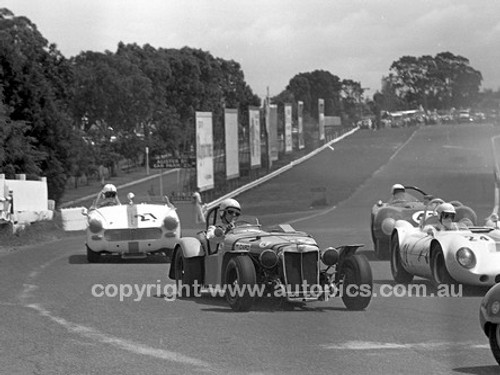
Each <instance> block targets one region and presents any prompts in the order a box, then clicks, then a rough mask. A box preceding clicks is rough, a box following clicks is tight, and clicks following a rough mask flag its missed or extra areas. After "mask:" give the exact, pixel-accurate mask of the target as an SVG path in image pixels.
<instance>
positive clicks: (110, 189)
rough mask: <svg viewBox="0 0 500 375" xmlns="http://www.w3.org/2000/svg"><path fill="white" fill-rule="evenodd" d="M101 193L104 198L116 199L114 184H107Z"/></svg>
mask: <svg viewBox="0 0 500 375" xmlns="http://www.w3.org/2000/svg"><path fill="white" fill-rule="evenodd" d="M101 193H102V196H103V197H104V198H114V197H116V186H115V185H113V184H106V185H104V187H103V188H102V191H101Z"/></svg>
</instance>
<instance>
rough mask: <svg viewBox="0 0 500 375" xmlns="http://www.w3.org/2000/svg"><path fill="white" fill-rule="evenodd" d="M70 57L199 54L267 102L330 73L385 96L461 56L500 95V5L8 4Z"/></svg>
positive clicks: (64, 0) (331, 0) (352, 0)
mask: <svg viewBox="0 0 500 375" xmlns="http://www.w3.org/2000/svg"><path fill="white" fill-rule="evenodd" d="M0 7H3V8H7V9H9V10H11V11H12V12H13V13H14V15H15V16H26V17H27V18H29V19H30V20H31V21H32V22H33V23H34V24H36V26H37V28H38V30H39V31H40V32H41V33H42V35H43V36H44V37H45V38H46V39H47V40H48V41H49V43H54V44H56V45H57V48H58V49H59V50H60V51H61V52H62V54H63V55H64V56H65V57H67V58H69V57H72V56H75V55H77V54H79V53H80V52H81V51H89V50H90V51H94V52H104V51H106V50H107V51H111V52H115V51H116V49H117V46H118V43H119V42H123V43H125V44H128V43H136V44H138V45H139V46H143V45H145V44H149V45H151V46H153V47H155V48H182V47H185V46H187V47H191V48H198V49H202V50H204V51H207V52H210V53H211V54H212V55H213V56H215V57H219V58H222V59H225V60H234V61H236V62H238V63H240V65H241V68H242V71H243V73H244V75H245V80H246V82H247V84H248V85H249V86H250V87H251V88H252V90H253V92H254V93H255V94H257V95H259V96H260V97H261V98H262V97H264V96H265V95H266V93H267V90H269V93H270V95H271V96H273V95H277V94H279V93H280V92H281V91H283V90H284V89H285V88H286V86H287V84H288V82H289V81H290V79H291V78H293V77H294V76H295V75H297V74H299V73H305V72H312V71H314V70H326V71H329V72H330V73H332V74H334V75H336V76H338V77H339V78H340V79H352V80H354V81H357V82H360V83H361V86H362V87H363V88H365V90H366V91H365V92H366V94H367V96H370V95H372V94H373V93H375V92H376V91H377V90H380V87H381V79H382V77H383V76H386V75H388V73H389V70H390V66H391V64H392V63H393V62H394V61H396V60H398V59H399V58H401V57H403V56H415V57H420V56H424V55H431V56H435V55H436V54H438V53H440V52H451V53H453V54H455V55H460V56H463V57H465V58H467V59H468V60H469V61H470V65H471V66H472V67H473V68H474V69H476V70H478V71H480V72H481V73H482V76H483V82H482V86H481V88H482V89H493V90H498V89H500V17H499V15H500V1H499V0H428V1H427V0H365V1H359V0H0Z"/></svg>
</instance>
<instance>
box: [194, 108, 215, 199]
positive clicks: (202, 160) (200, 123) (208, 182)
mask: <svg viewBox="0 0 500 375" xmlns="http://www.w3.org/2000/svg"><path fill="white" fill-rule="evenodd" d="M213 150H214V147H213V133H212V112H196V182H197V185H198V187H199V188H200V190H201V191H204V190H210V189H213V188H214V158H213V152H214V151H213Z"/></svg>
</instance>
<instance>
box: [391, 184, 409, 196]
mask: <svg viewBox="0 0 500 375" xmlns="http://www.w3.org/2000/svg"><path fill="white" fill-rule="evenodd" d="M399 190H400V191H402V192H405V191H406V189H405V187H404V186H403V185H401V184H394V185H392V189H391V192H392V194H394V193H395V192H396V191H399Z"/></svg>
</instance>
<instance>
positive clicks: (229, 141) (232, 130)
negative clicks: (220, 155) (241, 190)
mask: <svg viewBox="0 0 500 375" xmlns="http://www.w3.org/2000/svg"><path fill="white" fill-rule="evenodd" d="M224 129H225V135H226V178H227V179H228V180H229V179H232V178H236V177H239V176H240V161H239V152H238V110H237V109H227V108H226V109H225V110H224Z"/></svg>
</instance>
